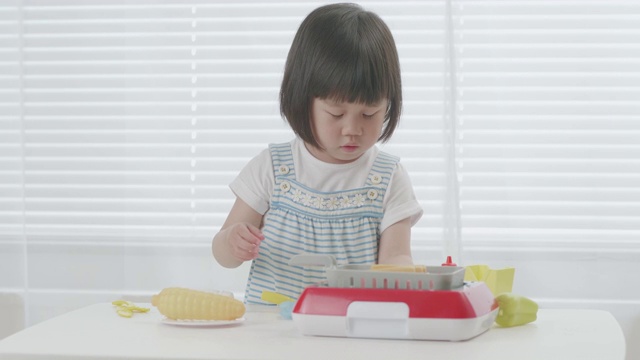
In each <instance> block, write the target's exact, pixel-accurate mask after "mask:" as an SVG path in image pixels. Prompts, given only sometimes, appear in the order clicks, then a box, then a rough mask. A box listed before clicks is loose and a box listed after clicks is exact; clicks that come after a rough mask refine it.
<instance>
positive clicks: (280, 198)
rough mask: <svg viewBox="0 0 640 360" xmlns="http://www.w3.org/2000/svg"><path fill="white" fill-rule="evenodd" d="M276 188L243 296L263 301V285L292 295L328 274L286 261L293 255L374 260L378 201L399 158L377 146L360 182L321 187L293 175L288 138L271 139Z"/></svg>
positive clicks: (379, 213)
mask: <svg viewBox="0 0 640 360" xmlns="http://www.w3.org/2000/svg"><path fill="white" fill-rule="evenodd" d="M269 149H270V152H271V159H272V162H273V171H274V174H275V180H276V184H275V189H274V194H273V196H272V197H271V201H270V208H269V211H268V212H267V213H266V214H265V219H264V228H263V229H262V231H263V233H264V235H265V239H264V240H263V241H262V244H261V245H260V252H259V255H258V258H257V259H255V260H254V261H253V263H252V264H251V269H250V271H249V279H248V281H247V289H246V298H245V302H246V303H248V304H265V302H263V301H262V300H261V299H260V298H261V295H262V292H263V291H265V290H266V291H275V292H278V293H281V294H283V295H287V296H289V297H292V298H294V299H297V298H298V296H300V293H301V292H302V290H303V289H304V288H305V287H307V286H310V285H313V284H317V283H320V282H322V281H324V280H325V279H326V277H325V270H324V269H322V268H312V267H309V268H307V267H300V266H289V265H288V262H289V259H291V258H292V257H293V256H295V255H298V254H302V253H306V254H323V255H332V256H333V257H334V258H336V260H337V262H338V264H339V265H345V264H374V263H375V262H376V260H377V257H378V241H379V238H380V233H379V231H378V229H379V226H380V222H381V221H382V216H383V209H382V201H383V199H384V194H385V192H386V190H387V186H388V184H389V181H390V179H391V175H392V174H393V171H394V169H395V167H396V164H397V162H398V161H399V159H398V158H397V157H395V156H392V155H389V154H387V153H384V152H382V151H380V152H379V153H378V156H377V157H376V159H375V161H374V163H373V166H372V168H371V170H370V174H369V176H368V177H367V181H366V183H365V184H363V186H362V187H361V188H357V189H350V190H344V191H335V192H319V191H316V190H314V189H311V188H309V187H307V186H305V185H304V184H300V183H298V182H297V181H296V176H295V167H294V163H293V153H292V151H291V144H290V143H284V144H272V145H269Z"/></svg>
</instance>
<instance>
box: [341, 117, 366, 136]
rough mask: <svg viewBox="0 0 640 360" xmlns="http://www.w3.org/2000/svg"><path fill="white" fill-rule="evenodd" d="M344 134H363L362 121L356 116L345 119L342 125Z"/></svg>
mask: <svg viewBox="0 0 640 360" xmlns="http://www.w3.org/2000/svg"><path fill="white" fill-rule="evenodd" d="M342 135H345V136H359V135H362V127H361V126H360V122H359V121H358V120H357V119H354V118H347V119H345V122H344V126H343V127H342Z"/></svg>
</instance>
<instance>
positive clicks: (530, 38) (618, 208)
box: [451, 0, 640, 251]
mask: <svg viewBox="0 0 640 360" xmlns="http://www.w3.org/2000/svg"><path fill="white" fill-rule="evenodd" d="M451 4H452V6H451V13H452V24H453V26H452V28H453V32H452V34H453V36H452V42H453V48H454V52H453V53H454V58H455V59H454V64H453V65H452V66H453V67H454V68H455V81H454V86H455V93H456V108H455V111H454V114H455V118H456V121H455V127H456V132H457V139H456V150H457V152H456V168H457V173H458V177H459V179H460V208H461V209H460V216H461V228H462V239H463V242H464V247H465V249H473V248H476V249H477V248H480V247H489V248H491V247H494V248H506V247H509V248H513V249H517V248H534V249H536V248H537V249H543V248H548V247H550V248H558V249H574V250H575V251H580V250H581V249H598V250H599V251H612V250H613V251H620V250H621V249H625V250H632V251H637V250H638V248H639V246H640V241H639V240H638V239H639V238H640V236H639V235H640V223H639V222H638V219H639V218H640V203H639V200H640V188H639V186H638V184H639V183H640V182H639V180H640V162H639V159H640V147H639V144H640V142H639V140H640V122H639V121H638V120H639V119H640V103H639V102H638V99H640V87H639V84H640V82H639V80H640V61H639V60H640V48H639V47H638V44H639V43H638V39H640V38H639V37H638V34H640V4H639V3H637V2H633V1H631V2H630V1H459V0H454V1H452V3H451Z"/></svg>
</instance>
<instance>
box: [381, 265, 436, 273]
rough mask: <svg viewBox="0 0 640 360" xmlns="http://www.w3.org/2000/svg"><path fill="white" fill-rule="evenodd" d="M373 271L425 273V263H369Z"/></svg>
mask: <svg viewBox="0 0 640 360" xmlns="http://www.w3.org/2000/svg"><path fill="white" fill-rule="evenodd" d="M371 270H373V271H394V272H417V273H426V272H427V267H426V266H425V265H392V264H374V265H371Z"/></svg>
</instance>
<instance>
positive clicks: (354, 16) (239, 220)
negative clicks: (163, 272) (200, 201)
mask: <svg viewBox="0 0 640 360" xmlns="http://www.w3.org/2000/svg"><path fill="white" fill-rule="evenodd" d="M401 106H402V89H401V82H400V66H399V61H398V54H397V51H396V47H395V43H394V40H393V37H392V35H391V32H390V31H389V28H388V27H387V26H386V24H385V23H384V22H383V21H382V20H381V19H380V17H378V16H377V15H376V14H374V13H372V12H369V11H365V10H363V9H362V8H361V7H359V6H358V5H353V4H334V5H327V6H322V7H320V8H318V9H316V10H314V11H313V12H311V13H310V14H309V15H308V16H307V18H306V19H305V20H304V21H303V22H302V24H301V25H300V28H299V29H298V32H297V34H296V36H295V38H294V40H293V44H292V46H291V49H290V51H289V55H288V57H287V62H286V66H285V72H284V78H283V81H282V87H281V90H280V110H281V113H282V116H283V117H284V118H285V119H286V120H287V121H288V122H289V124H290V126H291V128H292V129H293V131H294V132H295V134H296V138H295V139H294V140H292V141H291V142H288V143H284V144H272V145H270V146H269V148H268V149H265V150H264V151H263V152H262V153H260V154H259V155H258V156H256V157H255V158H254V159H252V160H251V161H250V162H249V164H248V165H246V167H245V168H244V169H243V170H242V171H241V173H240V175H239V176H238V177H237V178H236V179H235V180H234V181H233V182H232V183H231V185H230V187H231V190H232V191H233V192H234V193H235V195H236V197H237V198H236V202H235V204H234V205H233V208H232V209H231V212H230V213H229V216H228V217H227V219H226V221H225V223H224V224H223V226H222V228H221V229H220V232H219V233H218V234H217V235H216V236H215V237H214V239H213V246H212V247H213V255H214V257H215V258H216V260H217V261H218V262H219V263H220V264H221V265H222V266H225V267H237V266H239V265H240V264H242V263H243V262H245V261H253V263H252V266H251V270H250V273H249V279H248V284H247V289H246V294H245V295H246V299H245V301H246V302H247V303H250V304H251V303H258V304H264V302H262V301H261V300H260V297H261V294H262V291H265V290H268V291H275V292H278V293H281V294H284V295H287V296H290V297H292V298H297V297H298V296H299V295H300V293H301V292H302V290H303V289H304V287H306V286H308V285H310V284H314V283H317V282H320V281H322V280H324V272H323V270H322V269H314V268H306V267H304V268H303V267H298V266H290V265H289V264H288V262H289V260H290V259H291V257H293V256H295V255H298V254H303V253H304V254H326V255H332V256H333V257H334V258H335V259H336V260H337V262H338V264H374V263H381V264H411V263H412V259H411V248H410V236H411V227H412V226H413V225H414V224H415V223H416V222H417V221H418V219H420V217H421V216H422V209H421V207H420V205H419V204H418V202H417V200H416V198H415V195H414V192H413V188H412V186H411V182H410V179H409V176H408V174H407V171H406V170H405V169H404V168H403V167H402V165H401V164H400V163H399V162H398V161H399V159H398V158H397V157H395V156H392V155H389V154H387V153H384V152H382V151H380V150H378V148H377V147H376V146H375V144H376V143H377V142H378V141H382V142H384V141H387V140H388V139H389V138H390V137H391V135H392V134H393V132H394V130H395V129H396V127H397V126H398V121H399V116H400V110H401Z"/></svg>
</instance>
